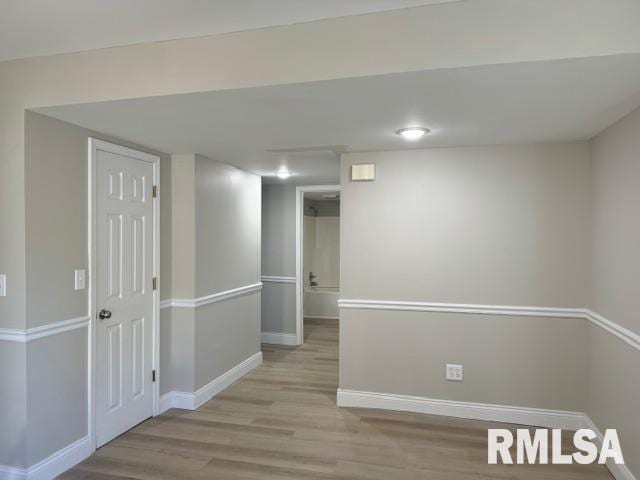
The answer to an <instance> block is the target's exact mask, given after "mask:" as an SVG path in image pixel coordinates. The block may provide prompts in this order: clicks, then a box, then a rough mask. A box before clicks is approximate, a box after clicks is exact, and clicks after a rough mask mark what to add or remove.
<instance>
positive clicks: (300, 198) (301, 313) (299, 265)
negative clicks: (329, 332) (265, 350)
mask: <svg viewBox="0 0 640 480" xmlns="http://www.w3.org/2000/svg"><path fill="white" fill-rule="evenodd" d="M296 273H297V274H296V335H297V343H298V345H302V344H303V343H304V321H305V319H306V318H309V319H321V320H336V321H337V320H338V318H339V312H338V299H339V297H340V187H339V186H337V185H323V186H303V187H297V189H296Z"/></svg>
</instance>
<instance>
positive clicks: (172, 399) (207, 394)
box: [162, 352, 262, 410]
mask: <svg viewBox="0 0 640 480" xmlns="http://www.w3.org/2000/svg"><path fill="white" fill-rule="evenodd" d="M261 364H262V352H258V353H256V354H255V355H252V356H251V357H249V358H247V359H246V360H245V361H243V362H242V363H239V364H238V365H236V366H235V367H233V368H232V369H231V370H229V371H227V372H225V373H223V374H222V375H220V376H219V377H218V378H216V379H214V380H212V381H211V382H209V383H208V384H207V385H205V386H204V387H202V388H200V389H198V390H197V391H196V392H195V393H190V392H177V391H173V392H169V393H165V394H164V395H163V396H162V397H163V399H162V404H163V408H165V409H168V408H182V409H185V410H196V409H197V408H199V407H201V406H202V405H203V404H205V403H206V402H208V401H209V400H211V399H212V398H213V397H214V396H216V395H217V394H218V393H220V392H221V391H223V390H224V389H225V388H227V387H228V386H230V385H231V384H232V383H234V382H236V381H238V380H240V379H241V378H242V377H243V376H245V375H246V374H247V373H249V372H250V371H251V370H253V369H254V368H256V367H258V366H260V365H261Z"/></svg>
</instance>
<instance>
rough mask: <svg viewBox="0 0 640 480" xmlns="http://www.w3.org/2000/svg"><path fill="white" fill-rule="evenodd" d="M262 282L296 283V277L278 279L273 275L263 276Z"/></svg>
mask: <svg viewBox="0 0 640 480" xmlns="http://www.w3.org/2000/svg"><path fill="white" fill-rule="evenodd" d="M262 281H263V282H267V283H296V277H277V276H272V275H263V276H262Z"/></svg>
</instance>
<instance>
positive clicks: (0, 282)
mask: <svg viewBox="0 0 640 480" xmlns="http://www.w3.org/2000/svg"><path fill="white" fill-rule="evenodd" d="M6 296H7V276H6V275H5V274H4V273H0V297H6Z"/></svg>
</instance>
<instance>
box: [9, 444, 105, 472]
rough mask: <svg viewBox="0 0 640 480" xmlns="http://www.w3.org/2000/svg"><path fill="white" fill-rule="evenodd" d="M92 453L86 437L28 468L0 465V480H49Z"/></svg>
mask: <svg viewBox="0 0 640 480" xmlns="http://www.w3.org/2000/svg"><path fill="white" fill-rule="evenodd" d="M91 453H93V448H92V446H91V439H90V438H89V437H88V436H86V437H83V438H81V439H79V440H77V441H75V442H73V443H72V444H70V445H67V446H66V447H64V448H63V449H61V450H58V451H57V452H55V453H53V454H52V455H50V456H48V457H47V458H45V459H44V460H42V461H40V462H38V463H36V464H35V465H33V466H32V467H29V468H14V467H5V466H2V465H0V480H18V479H19V480H49V479H51V478H55V477H57V476H58V475H60V474H61V473H63V472H65V471H67V470H68V469H70V468H71V467H73V466H74V465H77V464H78V463H80V462H81V461H82V460H84V459H85V458H87V457H88V456H89V455H91Z"/></svg>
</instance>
